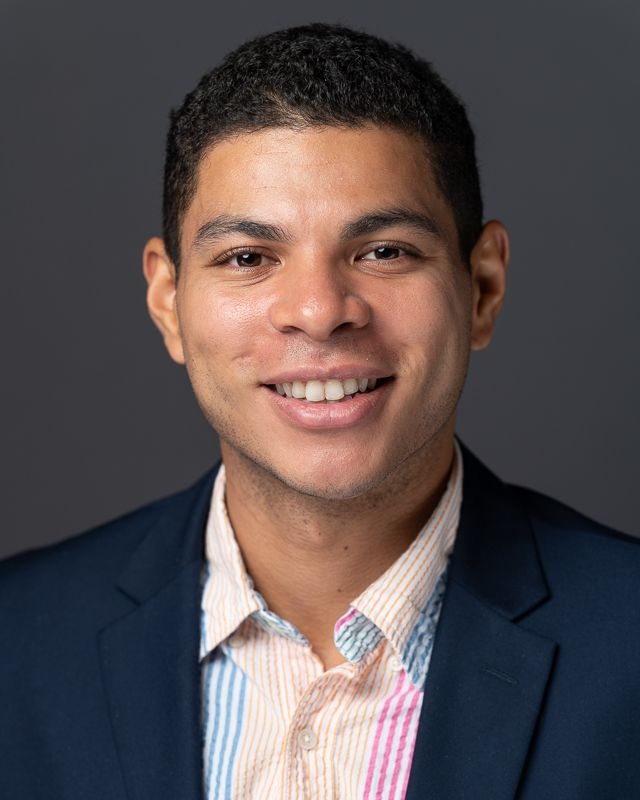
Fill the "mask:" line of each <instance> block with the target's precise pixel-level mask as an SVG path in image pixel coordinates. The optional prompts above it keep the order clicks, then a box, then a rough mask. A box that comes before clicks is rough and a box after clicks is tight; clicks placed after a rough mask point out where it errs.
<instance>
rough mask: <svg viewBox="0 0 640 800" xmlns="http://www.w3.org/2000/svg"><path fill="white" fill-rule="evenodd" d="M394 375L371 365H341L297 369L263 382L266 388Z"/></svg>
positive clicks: (279, 373)
mask: <svg viewBox="0 0 640 800" xmlns="http://www.w3.org/2000/svg"><path fill="white" fill-rule="evenodd" d="M391 377H392V374H391V373H390V372H388V371H385V370H384V369H378V368H376V367H373V366H371V365H370V364H341V365H340V366H335V367H319V366H309V367H296V368H295V369H289V370H285V371H283V372H278V373H275V374H273V375H269V376H268V377H267V378H265V380H263V381H261V383H262V384H264V385H265V386H269V385H270V386H274V385H275V384H276V383H293V381H301V382H302V383H306V382H307V381H330V380H332V379H333V380H338V381H346V380H347V378H376V379H377V380H380V379H381V378H391Z"/></svg>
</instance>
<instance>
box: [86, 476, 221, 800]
mask: <svg viewBox="0 0 640 800" xmlns="http://www.w3.org/2000/svg"><path fill="white" fill-rule="evenodd" d="M214 475H215V470H214V471H212V472H211V473H209V474H208V475H206V476H205V477H204V478H203V479H202V480H201V481H199V483H197V484H196V485H195V486H194V487H193V488H192V489H190V490H188V491H186V492H183V493H182V494H180V495H178V496H177V497H174V498H170V499H169V500H166V501H161V502H160V503H159V504H158V505H157V506H156V508H155V509H154V510H153V511H155V515H154V517H155V521H154V522H152V523H151V524H150V525H149V528H148V531H147V533H146V535H144V537H143V539H142V540H141V542H140V544H139V545H138V546H137V548H136V549H135V551H134V552H133V554H132V556H131V557H130V559H129V561H128V562H127V564H126V566H125V567H124V569H123V571H122V573H121V575H120V578H119V580H118V584H117V585H118V588H119V590H120V591H121V592H124V593H125V594H126V595H127V596H128V597H129V598H130V600H131V604H132V608H133V610H132V611H131V612H130V613H129V614H127V615H126V616H124V617H122V618H120V619H118V620H116V621H115V622H114V623H112V624H110V625H109V626H107V627H106V628H105V629H103V630H102V631H101V632H100V633H99V636H98V648H99V654H100V660H101V665H102V674H103V681H104V686H105V691H106V695H107V701H108V710H109V713H110V716H111V723H112V728H113V734H114V739H115V744H116V750H117V753H118V757H119V761H120V765H121V769H122V774H123V780H124V785H125V789H126V793H127V797H128V798H129V800H146V799H147V798H149V797H153V798H154V800H175V798H177V797H180V798H189V800H200V798H202V736H201V725H200V666H199V663H198V649H199V630H200V576H201V570H202V560H203V536H204V527H205V524H206V518H207V513H208V507H209V501H210V497H211V490H212V484H213V478H214ZM153 511H152V512H151V513H153ZM143 513H145V512H143ZM147 513H148V512H147Z"/></svg>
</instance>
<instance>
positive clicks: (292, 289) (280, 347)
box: [147, 126, 490, 499]
mask: <svg viewBox="0 0 640 800" xmlns="http://www.w3.org/2000/svg"><path fill="white" fill-rule="evenodd" d="M424 151H425V147H424V144H423V143H422V142H421V141H419V140H417V139H414V138H412V137H410V136H408V135H406V134H403V133H399V132H396V131H392V130H389V129H383V128H378V127H374V126H368V127H364V128H360V129H343V128H333V127H328V128H309V129H306V130H302V131H292V130H289V129H270V130H266V131H261V132H256V133H250V134H246V135H240V136H237V137H234V138H232V139H230V140H227V141H223V142H221V143H219V144H216V145H215V146H214V147H213V148H212V149H211V150H210V151H209V153H208V154H207V155H206V157H205V158H204V159H203V161H202V163H201V166H200V170H199V174H198V184H197V191H196V194H195V197H194V199H193V201H192V203H191V205H190V207H189V209H188V211H187V213H186V215H185V218H184V223H183V228H182V240H181V241H182V263H181V267H180V275H179V279H178V281H177V287H175V296H174V295H173V294H172V292H173V289H174V286H173V283H172V281H173V278H172V271H171V270H166V269H165V271H164V272H163V270H162V269H160V273H161V274H162V275H164V278H163V277H159V274H156V273H157V270H156V268H155V267H149V268H147V277H148V278H149V279H150V282H151V290H150V297H151V300H150V303H151V305H153V302H154V301H153V293H154V288H153V287H154V280H155V282H156V285H157V284H160V283H161V284H162V287H164V288H161V289H159V290H158V292H156V294H158V293H159V294H160V295H162V293H163V292H164V295H162V296H163V299H162V303H164V306H165V310H166V314H168V315H169V319H168V321H166V320H165V322H164V323H160V326H161V328H163V332H164V333H165V342H166V344H167V346H168V348H169V351H170V353H171V355H172V356H173V358H174V359H175V360H177V361H179V362H181V361H184V363H186V366H187V369H188V372H189V376H190V379H191V382H192V384H193V388H194V391H195V394H196V396H197V399H198V402H199V404H200V406H201V407H202V409H203V411H204V413H205V415H206V417H207V419H208V420H209V422H210V423H211V425H212V426H213V427H214V428H215V429H216V430H217V431H218V433H219V435H220V438H221V446H222V452H223V458H224V459H225V461H227V462H228V461H231V460H232V459H234V458H238V457H240V458H241V459H242V461H243V462H244V463H245V464H246V463H248V464H253V465H255V467H256V469H258V470H259V471H266V472H267V473H268V474H269V475H271V476H273V477H275V478H277V479H279V481H282V482H284V484H286V485H288V486H290V487H292V488H294V489H296V490H298V491H301V492H303V493H305V494H311V495H314V496H318V497H324V498H334V499H337V498H349V497H355V496H359V495H362V494H365V493H367V492H370V491H372V490H375V489H376V488H378V487H380V486H382V485H383V484H384V481H385V480H386V479H388V478H390V477H391V476H394V475H395V476H396V478H397V475H398V470H400V471H401V470H402V468H403V465H408V464H415V463H416V462H418V463H420V464H422V465H423V466H424V467H427V468H428V466H429V463H430V460H432V459H433V458H434V453H437V452H438V451H440V452H441V451H442V449H443V448H446V447H449V448H450V447H451V440H452V435H453V426H454V413H455V408H456V405H457V402H458V398H459V395H460V392H461V390H462V385H463V381H464V377H465V373H466V369H467V361H468V356H469V351H470V348H471V346H472V345H473V344H474V343H475V344H477V345H478V346H482V345H483V344H484V343H486V341H485V340H488V339H487V337H486V336H484V338H483V331H482V330H480V331H478V330H476V329H477V328H478V325H479V323H478V320H477V317H478V313H477V307H478V303H479V300H478V298H479V295H480V294H481V290H480V289H479V288H478V285H477V284H478V281H476V280H475V279H474V276H473V273H470V272H469V269H468V267H467V266H466V265H464V264H463V263H462V262H461V258H460V254H459V251H458V238H457V232H456V228H455V223H454V218H453V215H452V212H451V209H450V208H449V207H448V205H447V203H446V201H445V200H444V199H443V197H442V196H441V194H440V192H439V191H438V189H437V186H436V183H435V180H434V178H433V175H432V171H431V169H430V166H429V164H428V161H427V158H426V155H425V152H424ZM174 311H175V315H176V316H175V319H172V318H171V315H172V314H173V312H174ZM166 314H165V316H166ZM480 327H482V326H480ZM489 335H490V334H489ZM476 340H477V341H476ZM374 381H375V387H374V388H371V387H372V385H373V382H374ZM365 386H366V387H367V388H365ZM355 388H357V389H358V391H354V389H355ZM363 390H364V391H363ZM289 394H294V395H301V394H302V395H304V396H303V397H295V396H291V397H290V396H288V395H289ZM341 394H344V397H342V398H341V397H340V395H341ZM325 396H328V397H329V398H331V399H326V398H325V399H322V400H320V401H317V398H318V397H325ZM333 398H335V399H333Z"/></svg>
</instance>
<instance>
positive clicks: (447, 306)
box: [381, 275, 471, 369]
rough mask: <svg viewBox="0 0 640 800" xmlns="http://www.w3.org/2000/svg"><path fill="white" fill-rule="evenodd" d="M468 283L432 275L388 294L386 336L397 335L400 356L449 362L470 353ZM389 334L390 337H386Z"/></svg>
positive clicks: (432, 366)
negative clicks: (398, 292)
mask: <svg viewBox="0 0 640 800" xmlns="http://www.w3.org/2000/svg"><path fill="white" fill-rule="evenodd" d="M468 295H469V291H468V288H467V287H466V284H465V283H463V282H461V283H458V282H457V281H451V280H442V279H440V278H439V276H437V275H435V276H429V277H428V278H426V277H425V278H424V279H423V280H422V281H420V282H419V283H416V284H414V285H413V286H412V287H411V291H404V292H403V293H402V294H401V295H400V294H398V295H395V296H394V295H393V293H391V296H389V295H388V296H387V297H386V298H385V301H384V304H383V305H382V306H381V309H382V310H383V320H384V322H383V324H382V326H381V329H382V333H383V336H385V334H387V336H388V337H390V336H392V335H393V340H394V341H395V343H396V345H397V346H398V356H399V357H400V358H401V359H403V360H404V358H403V357H406V358H407V359H409V360H410V362H411V364H412V365H413V366H415V365H416V362H419V363H420V364H421V365H422V366H423V367H424V365H425V363H426V364H430V365H431V368H432V369H434V368H437V366H438V364H439V363H440V362H446V363H449V362H450V361H451V360H452V359H453V360H457V359H459V358H461V357H466V356H465V354H466V353H467V352H468V349H469V344H470V332H471V306H470V299H469V296H468ZM385 338H387V337H385Z"/></svg>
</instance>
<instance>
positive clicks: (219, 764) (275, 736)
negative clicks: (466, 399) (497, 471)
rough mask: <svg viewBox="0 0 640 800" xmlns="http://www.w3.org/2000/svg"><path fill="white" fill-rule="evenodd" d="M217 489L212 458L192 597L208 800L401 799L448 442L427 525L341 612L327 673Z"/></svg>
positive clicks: (445, 542) (444, 524) (441, 556)
mask: <svg viewBox="0 0 640 800" xmlns="http://www.w3.org/2000/svg"><path fill="white" fill-rule="evenodd" d="M224 491H225V473H224V467H221V468H220V472H219V473H218V476H217V479H216V482H215V485H214V489H213V497H212V503H211V510H210V514H209V520H208V525H207V531H206V557H207V564H206V570H205V575H204V590H203V596H202V630H201V647H200V658H201V664H202V687H203V692H202V702H203V739H204V783H205V796H206V798H207V800H214V798H215V800H226V799H227V798H228V799H229V800H231V799H232V798H233V800H239V799H240V798H257V799H258V800H271V798H274V797H277V798H292V800H303V798H315V799H317V798H340V799H341V800H350V799H353V800H355V799H356V798H357V799H358V800H370V799H372V798H379V799H380V800H401V799H402V798H404V796H405V793H406V787H407V782H408V779H409V771H410V768H411V761H412V756H413V749H414V745H415V739H416V733H417V728H418V720H419V716H420V709H421V706H422V699H423V695H424V691H425V681H426V677H427V671H428V668H429V659H430V655H431V648H432V644H433V636H434V632H435V628H436V624H437V621H438V615H439V612H440V606H441V601H442V596H443V593H444V587H445V580H446V578H445V572H446V565H447V559H448V556H449V554H450V552H451V550H452V548H453V543H454V539H455V535H456V530H457V526H458V519H459V513H460V503H461V499H462V457H461V454H460V451H459V449H458V446H457V444H456V456H455V461H454V466H453V469H452V472H451V477H450V479H449V482H448V485H447V488H446V491H445V493H444V495H443V496H442V498H441V499H440V502H439V504H438V506H437V508H436V510H435V511H434V513H433V514H432V516H431V518H430V519H429V521H428V523H427V525H425V527H424V528H423V529H422V530H421V531H420V533H419V535H418V536H417V538H416V539H415V540H414V541H413V543H412V544H411V545H410V547H409V548H408V549H407V550H406V551H405V552H404V553H403V555H401V556H400V558H398V559H397V561H395V562H394V563H393V564H392V565H391V566H390V567H389V569H387V571H386V572H385V573H384V574H383V575H381V576H380V577H379V578H378V579H377V580H376V581H374V582H373V583H372V584H370V585H369V586H368V587H367V589H365V591H364V592H363V593H362V594H361V595H360V596H359V597H357V598H356V599H355V600H353V602H352V603H351V605H350V608H349V610H348V611H347V612H346V613H345V614H344V615H343V616H342V617H341V618H340V619H338V620H337V622H336V624H335V634H334V639H335V644H336V647H337V648H338V650H339V651H340V652H341V653H342V655H343V656H344V659H345V661H344V663H342V664H339V665H338V666H336V667H333V668H331V669H328V670H324V668H323V667H322V664H321V663H320V660H319V659H318V658H317V657H316V656H315V655H314V654H313V652H312V651H311V648H310V646H309V643H308V641H307V640H306V638H305V637H304V636H303V635H302V634H301V633H300V631H298V630H297V629H296V628H295V627H294V626H293V625H291V624H290V623H288V622H287V621H286V620H284V619H281V618H280V617H278V616H277V615H276V614H274V613H272V612H271V611H269V609H268V608H267V606H266V604H265V601H264V599H263V598H262V597H261V596H260V594H259V593H258V592H257V591H256V590H255V588H254V587H253V584H252V581H251V578H250V577H249V575H248V574H247V572H246V569H245V566H244V563H243V560H242V556H241V553H240V550H239V548H238V545H237V543H236V540H235V537H234V534H233V530H232V527H231V524H230V521H229V517H228V516H227V511H226V507H225V501H224ZM427 690H428V687H427Z"/></svg>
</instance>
